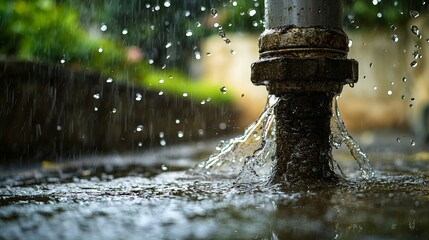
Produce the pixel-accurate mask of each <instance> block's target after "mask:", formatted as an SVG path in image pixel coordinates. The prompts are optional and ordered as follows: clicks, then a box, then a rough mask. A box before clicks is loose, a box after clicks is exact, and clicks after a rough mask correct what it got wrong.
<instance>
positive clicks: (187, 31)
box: [186, 29, 192, 37]
mask: <svg viewBox="0 0 429 240" xmlns="http://www.w3.org/2000/svg"><path fill="white" fill-rule="evenodd" d="M186 36H187V37H190V36H192V31H191V30H189V29H188V30H186Z"/></svg>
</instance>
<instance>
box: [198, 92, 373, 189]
mask: <svg viewBox="0 0 429 240" xmlns="http://www.w3.org/2000/svg"><path fill="white" fill-rule="evenodd" d="M280 100H281V99H280V98H278V97H276V96H274V95H269V96H268V99H267V103H266V105H265V108H264V111H263V112H262V113H261V115H260V116H259V118H258V120H256V121H255V122H254V123H252V124H251V125H250V126H249V127H247V128H246V130H245V131H244V134H243V135H241V136H238V137H236V138H233V139H230V140H228V141H220V142H219V144H218V146H217V147H216V150H218V152H216V153H214V154H212V155H211V156H210V157H209V159H208V160H206V161H204V162H202V163H200V164H198V165H197V166H195V167H194V168H192V169H191V170H190V172H192V173H196V174H203V175H222V176H229V177H231V176H233V177H235V176H237V179H236V183H239V184H242V183H254V182H261V181H264V180H267V179H268V177H269V174H270V173H271V166H272V163H273V161H274V160H275V152H276V142H275V140H276V132H275V129H276V128H275V124H276V123H275V115H274V107H275V106H276V105H277V104H278V103H279V102H280ZM333 101H334V102H333V115H332V118H331V138H330V142H331V145H332V146H333V147H335V148H337V149H338V148H340V147H341V146H342V144H345V145H346V146H347V147H348V149H349V150H350V153H351V155H352V157H353V158H354V159H355V160H356V162H357V164H358V167H359V170H360V172H361V177H362V178H364V179H370V178H371V177H373V175H374V173H373V171H372V168H371V164H370V161H369V159H368V157H367V155H366V154H365V153H364V152H363V151H362V149H361V148H360V146H359V144H358V143H357V142H356V141H355V140H354V139H353V138H352V136H350V134H349V133H348V131H347V129H346V127H345V125H344V122H343V120H342V118H341V115H340V111H339V108H338V103H337V98H334V100H333ZM329 164H330V167H331V169H332V170H334V171H335V172H337V173H339V174H341V175H342V176H343V177H345V175H344V173H343V172H342V170H341V168H340V166H339V165H338V163H337V162H336V161H335V160H333V159H332V161H331V162H330V163H329ZM261 178H262V179H261Z"/></svg>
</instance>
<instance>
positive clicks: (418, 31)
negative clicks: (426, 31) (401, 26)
mask: <svg viewBox="0 0 429 240" xmlns="http://www.w3.org/2000/svg"><path fill="white" fill-rule="evenodd" d="M411 32H412V33H414V34H415V35H416V36H417V37H418V38H422V35H420V30H419V28H418V27H417V26H416V25H412V26H411Z"/></svg>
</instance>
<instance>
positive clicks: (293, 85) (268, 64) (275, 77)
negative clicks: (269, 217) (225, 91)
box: [251, 0, 358, 186]
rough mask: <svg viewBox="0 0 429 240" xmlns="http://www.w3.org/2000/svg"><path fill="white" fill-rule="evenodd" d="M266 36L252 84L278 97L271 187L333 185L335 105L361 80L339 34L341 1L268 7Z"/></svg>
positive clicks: (294, 0) (283, 1)
mask: <svg viewBox="0 0 429 240" xmlns="http://www.w3.org/2000/svg"><path fill="white" fill-rule="evenodd" d="M265 4H266V5H265V14H266V28H267V29H266V30H265V31H264V32H263V33H262V34H261V37H260V39H259V48H260V51H259V53H260V59H259V61H257V62H255V63H253V64H252V75H251V80H252V82H253V83H254V84H255V85H265V86H266V87H267V89H268V91H269V92H270V94H275V95H276V96H278V97H280V99H281V100H280V102H279V103H278V105H277V106H276V107H275V110H274V111H275V114H276V134H277V136H276V137H277V139H276V145H277V150H276V159H275V162H274V165H273V171H272V175H271V178H270V179H271V180H270V182H271V183H281V184H287V185H290V184H295V183H298V184H300V185H301V184H304V185H307V186H308V185H311V184H312V183H316V184H317V183H320V182H326V181H324V180H328V182H335V181H336V180H338V179H339V178H338V177H337V176H336V175H335V173H334V172H333V171H332V170H331V168H330V167H331V163H332V161H333V160H332V156H331V145H330V142H329V138H330V134H331V131H330V119H331V116H332V99H333V97H334V96H335V95H337V94H339V93H341V90H342V88H343V85H344V84H354V83H355V82H357V79H358V63H357V62H356V61H355V60H351V59H347V53H348V51H349V47H348V43H349V40H348V37H347V35H346V34H345V33H344V31H343V30H342V29H341V26H342V21H341V19H342V14H341V13H342V1H341V0H329V1H316V0H299V1H298V0H288V1H287V0H273V1H268V0H267V1H265Z"/></svg>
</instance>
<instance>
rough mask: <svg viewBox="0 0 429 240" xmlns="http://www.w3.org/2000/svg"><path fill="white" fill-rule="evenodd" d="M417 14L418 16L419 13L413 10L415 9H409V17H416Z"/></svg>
mask: <svg viewBox="0 0 429 240" xmlns="http://www.w3.org/2000/svg"><path fill="white" fill-rule="evenodd" d="M419 16H420V13H419V12H418V11H415V10H411V11H410V17H411V18H418V17H419Z"/></svg>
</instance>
